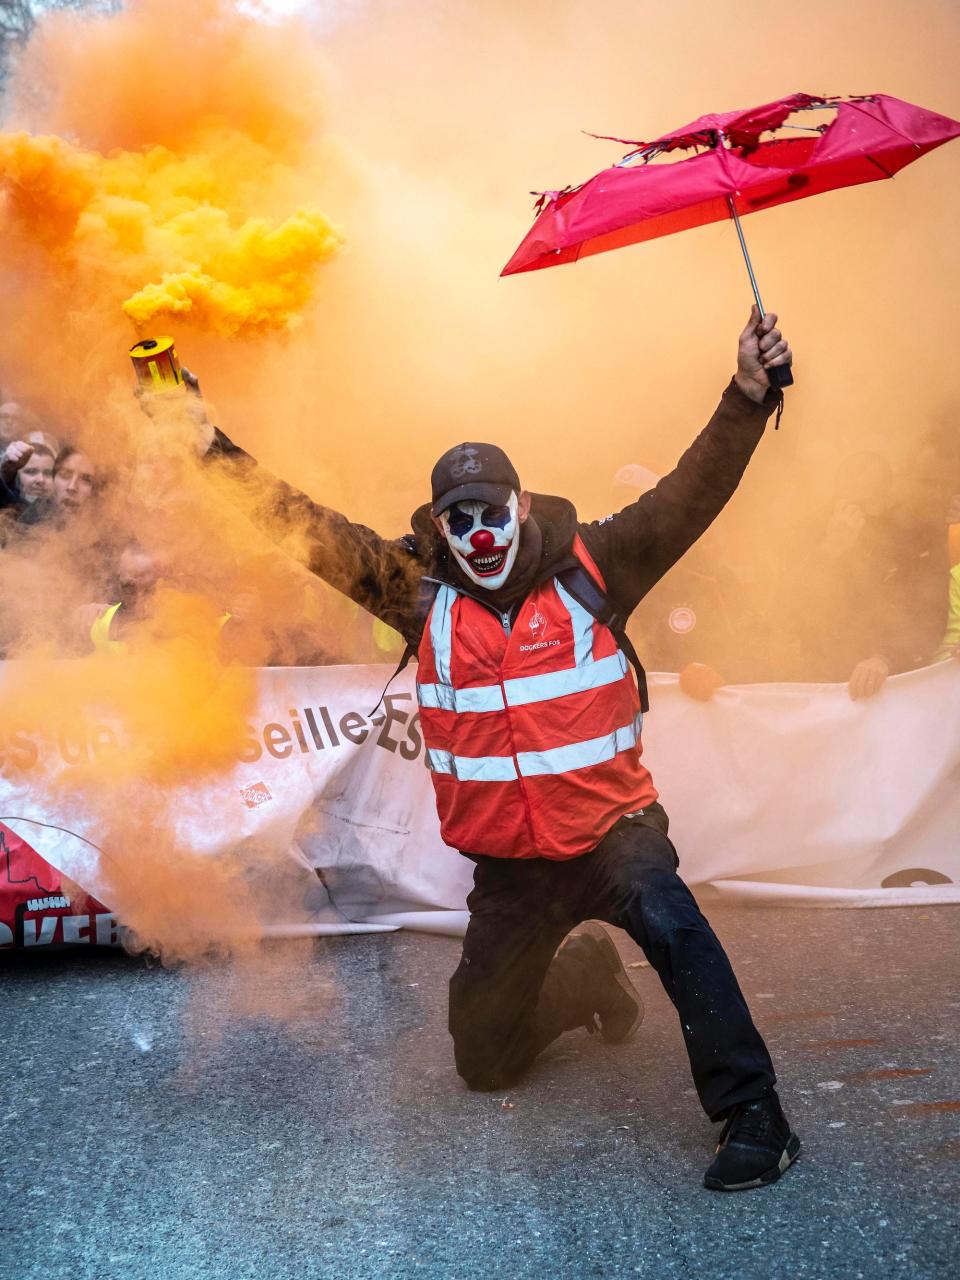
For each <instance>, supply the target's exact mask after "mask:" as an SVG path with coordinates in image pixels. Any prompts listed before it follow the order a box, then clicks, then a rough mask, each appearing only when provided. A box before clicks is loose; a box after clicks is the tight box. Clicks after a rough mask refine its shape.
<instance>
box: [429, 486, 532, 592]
mask: <svg viewBox="0 0 960 1280" xmlns="http://www.w3.org/2000/svg"><path fill="white" fill-rule="evenodd" d="M517 508H518V499H517V495H516V494H515V493H511V495H510V498H509V500H508V502H507V504H506V506H503V507H494V506H491V505H490V503H489V502H478V501H476V500H473V499H471V500H470V501H466V502H455V503H454V504H453V506H452V507H448V508H447V510H446V511H444V512H442V513H441V515H440V523H441V524H442V525H443V533H444V537H445V538H446V539H447V544H448V546H449V547H450V550H451V551H452V552H453V554H454V557H455V558H456V561H457V564H458V565H459V566H460V568H461V569H462V570H463V572H464V573H465V574H466V575H467V577H468V578H469V579H470V581H471V582H475V583H476V584H477V586H478V587H484V588H485V589H486V590H487V591H496V590H497V588H498V587H502V586H503V584H504V583H505V582H506V580H507V578H508V577H509V576H510V570H511V569H512V568H513V562H514V561H515V560H516V558H517V551H518V550H519V548H520V519H519V516H518V510H517Z"/></svg>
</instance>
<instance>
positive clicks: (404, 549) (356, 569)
mask: <svg viewBox="0 0 960 1280" xmlns="http://www.w3.org/2000/svg"><path fill="white" fill-rule="evenodd" d="M204 462H205V464H206V465H208V466H212V467H216V468H217V470H218V471H219V472H220V473H221V474H223V475H224V476H225V477H226V479H227V484H228V486H230V487H234V486H236V487H235V488H234V493H235V495H236V497H235V502H236V505H237V507H238V508H239V509H240V510H241V511H242V512H243V514H244V515H246V516H247V518H248V519H249V520H250V521H251V522H252V523H253V524H254V525H255V526H256V527H257V528H258V529H260V530H261V532H262V533H264V534H265V535H266V536H267V537H268V538H270V539H271V541H273V542H275V543H276V544H277V545H278V546H279V547H281V549H282V550H284V551H286V552H287V553H288V554H289V555H291V556H292V557H294V558H295V559H297V560H299V561H300V562H301V563H302V564H304V565H306V567H307V568H308V569H309V570H310V571H311V573H315V574H316V575H317V577H319V578H322V579H323V580H324V581H325V582H328V583H329V584H330V586H332V587H334V588H336V590H337V591H341V592H343V594H344V595H346V596H349V597H350V599H351V600H355V601H356V602H357V604H359V605H361V606H362V607H363V608H364V609H367V610H369V612H370V613H372V614H374V615H375V616H376V617H378V618H380V619H382V620H383V621H384V622H386V623H387V624H388V625H389V626H391V627H394V628H395V629H396V630H397V631H399V632H400V633H401V635H404V636H407V633H408V632H409V630H410V626H411V621H412V619H413V618H414V616H415V610H416V601H417V592H418V588H419V584H420V579H421V577H422V575H423V572H424V567H423V564H422V563H421V561H420V559H419V557H418V555H417V549H416V547H415V546H414V545H413V540H412V537H408V538H398V539H395V540H389V539H386V538H382V537H380V535H379V534H377V533H374V531H373V530H372V529H368V528H367V527H366V526H365V525H362V524H354V523H353V522H352V521H350V520H348V519H347V518H346V516H343V515H340V513H339V512H337V511H332V510H330V508H329V507H324V506H322V505H321V504H320V503H317V502H314V501H313V500H312V499H311V498H309V497H308V496H307V495H306V494H305V493H302V492H301V491H300V490H299V489H295V488H294V487H293V486H292V485H290V484H287V483H286V481H284V480H279V479H277V477H276V476H274V475H272V474H271V473H270V472H269V471H267V470H266V468H264V467H261V466H260V465H259V463H257V462H256V461H254V459H253V458H251V457H250V455H249V454H248V453H245V452H244V450H242V449H241V448H239V446H237V445H235V444H234V443H233V441H232V440H230V439H229V438H228V437H227V436H225V435H224V434H223V432H222V431H220V430H219V429H216V431H215V439H214V441H213V443H212V445H211V446H210V448H209V449H208V451H207V453H206V455H205V458H204Z"/></svg>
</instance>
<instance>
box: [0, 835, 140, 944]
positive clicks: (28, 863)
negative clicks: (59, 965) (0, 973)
mask: <svg viewBox="0 0 960 1280" xmlns="http://www.w3.org/2000/svg"><path fill="white" fill-rule="evenodd" d="M118 942H119V936H118V929H117V920H116V917H115V916H114V914H113V912H112V911H110V910H108V908H107V907H105V906H104V905H103V903H102V902H98V901H97V899H96V898H92V897H90V895H89V894H87V893H85V892H84V891H83V890H82V889H80V888H79V887H78V886H77V885H74V884H72V883H70V882H67V881H65V880H64V878H63V876H62V875H61V874H60V872H59V871H57V870H56V868H55V867H51V865H50V863H49V862H46V861H45V860H44V859H43V858H41V857H40V855H39V853H37V851H36V850H35V849H32V848H31V847H30V845H28V844H27V842H26V841H25V840H21V839H20V837H19V836H18V835H15V834H14V833H13V832H12V831H11V830H10V828H9V827H6V826H4V825H3V823H2V822H0V947H2V948H4V949H6V948H9V947H63V946H74V945H81V946H82V945H87V946H107V947H113V946H116V945H117V944H118Z"/></svg>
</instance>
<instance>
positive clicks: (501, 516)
mask: <svg viewBox="0 0 960 1280" xmlns="http://www.w3.org/2000/svg"><path fill="white" fill-rule="evenodd" d="M509 521H510V508H509V507H487V509H486V511H484V513H483V523H484V524H485V525H488V526H489V527H490V528H492V529H503V528H505V527H506V525H507V524H508V523H509Z"/></svg>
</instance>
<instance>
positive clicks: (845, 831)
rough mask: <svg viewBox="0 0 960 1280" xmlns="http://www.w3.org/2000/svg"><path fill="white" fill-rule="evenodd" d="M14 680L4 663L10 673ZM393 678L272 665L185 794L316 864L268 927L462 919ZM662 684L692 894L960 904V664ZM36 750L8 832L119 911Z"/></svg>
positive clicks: (11, 666)
mask: <svg viewBox="0 0 960 1280" xmlns="http://www.w3.org/2000/svg"><path fill="white" fill-rule="evenodd" d="M15 672H16V664H15V663H6V664H0V681H2V680H6V679H11V678H15ZM390 672H391V669H390V668H389V667H386V666H384V667H380V666H376V667H316V668H292V669H291V668H267V669H264V670H262V671H260V672H258V686H259V692H258V698H257V707H256V710H255V712H254V715H253V718H252V720H251V729H252V734H251V739H250V742H249V744H248V745H247V747H246V749H245V750H244V756H245V762H244V763H238V764H237V765H236V766H235V767H234V768H233V769H232V770H229V771H227V772H226V773H224V774H221V775H219V776H218V777H217V778H216V779H215V780H214V781H210V782H207V783H206V784H205V785H203V786H200V787H191V788H183V789H181V791H180V792H178V793H175V794H174V795H173V797H172V799H173V801H174V803H172V804H171V805H170V806H169V810H170V811H171V812H175V813H176V814H177V815H178V816H177V819H176V822H177V828H178V830H177V835H178V838H179V840H180V841H181V842H182V843H184V844H186V845H187V846H188V847H189V848H191V849H192V850H193V851H194V852H195V854H196V856H198V857H211V858H216V857H217V855H218V854H219V853H223V852H224V851H226V850H228V849H231V848H236V847H237V845H238V844H242V843H244V842H251V841H254V842H261V843H265V842H269V843H270V846H271V847H273V848H277V847H282V848H287V849H289V851H290V854H291V856H293V857H295V858H297V859H299V860H301V861H302V862H304V863H306V864H307V867H309V868H311V869H314V871H315V870H319V872H320V876H319V877H318V876H317V875H315V874H314V872H313V871H310V872H308V871H307V870H306V868H305V873H304V880H305V884H309V892H307V893H306V894H305V906H304V911H303V913H302V914H295V915H292V916H291V915H290V914H289V912H288V914H287V918H281V919H275V920H274V921H272V922H271V924H270V925H269V931H270V932H275V933H278V934H287V933H303V932H340V931H349V930H351V929H352V930H355V931H363V930H370V929H376V928H384V927H397V926H403V925H406V926H408V927H414V928H427V929H435V930H437V931H441V932H453V933H458V932H462V930H463V928H464V927H465V923H466V912H465V898H466V894H467V892H468V889H469V886H470V883H471V876H472V870H473V868H472V864H471V863H469V862H468V861H467V860H466V859H464V858H461V857H460V856H459V855H458V854H457V853H456V852H454V851H453V850H450V849H448V848H447V847H446V846H445V845H444V844H443V843H442V841H441V840H440V835H439V828H438V823H437V818H436V812H435V809H434V803H433V791H432V787H431V785H430V779H429V774H428V773H427V770H426V769H425V767H424V760H423V742H422V737H421V733H420V728H419V720H418V718H417V716H416V700H415V696H414V693H413V674H412V673H411V672H409V671H408V672H406V673H404V675H403V676H402V677H401V678H400V679H398V680H397V681H395V682H394V684H393V685H392V686H391V690H390V693H389V695H388V696H387V698H386V700H385V702H384V704H383V705H381V706H380V708H379V710H378V711H376V712H375V713H374V714H373V715H372V716H371V714H370V712H371V709H372V708H373V707H374V706H375V705H376V704H377V702H378V699H379V697H380V693H381V691H382V689H383V686H384V684H385V682H386V680H387V678H388V677H389V675H390ZM650 683H651V701H652V704H653V709H652V711H651V713H650V714H649V716H648V717H647V718H646V721H645V725H644V752H645V754H644V758H645V761H646V762H647V764H648V765H649V767H650V769H651V770H652V772H653V776H654V779H655V781H656V784H657V786H658V788H659V790H660V793H661V800H662V803H663V804H664V807H665V808H666V810H667V812H668V813H669V815H670V823H671V826H670V834H671V837H672V839H673V840H674V843H675V844H676V846H677V849H678V850H679V853H680V858H681V874H682V875H683V876H684V878H685V879H686V880H687V882H688V883H690V884H692V885H703V884H706V883H709V884H711V885H712V886H714V887H715V888H716V889H718V890H720V891H721V892H723V893H724V894H728V895H732V896H737V897H740V898H742V899H747V900H750V901H755V902H777V903H781V904H783V903H787V904H789V903H796V904H801V905H804V906H809V905H824V906H838V905H839V906H877V905H903V904H905V903H923V904H924V905H927V904H930V903H932V902H938V903H940V902H960V786H958V782H960V663H956V662H950V663H943V664H940V665H939V666H936V667H931V668H927V669H925V670H923V671H918V672H913V673H910V674H908V675H904V676H897V677H894V678H893V679H891V680H889V681H888V682H887V684H886V685H885V687H884V689H883V690H882V692H881V693H880V694H879V695H878V696H877V697H875V698H872V699H870V700H868V701H864V702H859V703H854V702H851V700H850V699H849V697H848V695H847V692H846V687H845V686H842V685H769V684H768V685H753V686H741V687H728V688H723V689H720V690H719V691H718V692H717V693H716V694H715V696H714V698H713V699H712V701H710V702H709V703H699V702H694V701H692V700H690V699H689V698H688V697H687V696H686V695H685V694H683V693H682V692H681V690H680V688H679V686H678V684H677V679H676V677H675V676H653V677H652V678H651V682H650ZM42 749H53V748H51V747H50V746H49V744H46V746H45V747H44V748H41V746H40V745H39V744H36V743H34V744H31V743H30V742H29V740H25V739H24V737H23V735H22V734H21V735H14V736H13V738H11V740H10V741H8V742H6V744H5V747H4V763H3V772H2V773H0V822H2V823H3V824H4V826H6V827H7V828H8V829H9V830H10V831H12V832H13V833H15V835H16V836H19V837H20V838H21V839H22V840H23V841H24V842H26V843H28V844H29V845H30V846H31V847H32V848H33V849H34V850H35V851H36V852H37V853H39V854H40V855H41V857H42V858H44V859H45V860H46V861H47V862H49V863H51V864H52V866H53V867H55V868H57V869H58V870H60V871H61V872H63V873H64V874H65V875H67V876H69V877H70V878H71V879H73V880H75V881H76V882H77V883H79V884H80V885H82V886H83V887H84V888H85V889H86V890H88V891H89V892H90V893H92V894H93V895H95V896H96V897H98V898H101V899H102V900H104V901H107V897H106V896H105V895H107V894H108V889H107V887H106V881H105V878H104V875H103V868H102V866H101V860H100V855H99V853H98V852H97V849H96V844H97V834H98V833H97V830H96V825H97V823H96V818H95V816H94V815H93V813H92V812H91V813H90V814H89V815H85V814H84V813H83V812H82V806H81V811H80V812H78V811H77V806H76V805H74V806H73V807H72V810H71V813H70V816H69V820H67V819H66V818H65V816H64V815H63V814H62V813H58V812H57V807H56V803H55V802H54V801H50V800H47V801H45V802H44V801H41V800H40V799H39V798H38V797H39V796H41V795H42V794H43V793H44V788H42V787H40V786H38V781H39V778H40V775H41V774H42V773H43V772H45V771H44V761H43V759H42ZM81 755H82V753H79V752H78V750H77V747H76V744H72V745H71V747H70V752H69V759H70V760H73V759H75V758H79V757H80V756H81ZM67 759H68V755H66V754H65V755H64V756H63V758H61V759H58V760H57V761H56V766H57V768H59V769H62V768H64V766H65V762H66V760H67ZM38 770H39V771H40V773H38ZM44 824H45V825H44ZM64 828H66V829H64ZM7 861H8V875H9V855H8V858H7ZM36 900H37V901H39V899H36ZM108 905H109V903H108ZM40 909H42V908H40ZM74 927H76V926H74ZM8 932H9V931H8ZM34 932H35V934H36V935H37V936H39V932H40V931H39V926H38V927H37V928H36V929H35V930H34ZM51 936H52V935H51ZM4 937H5V935H3V934H2V933H0V941H2V940H3V939H4ZM7 941H9V940H8V939H7Z"/></svg>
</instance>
